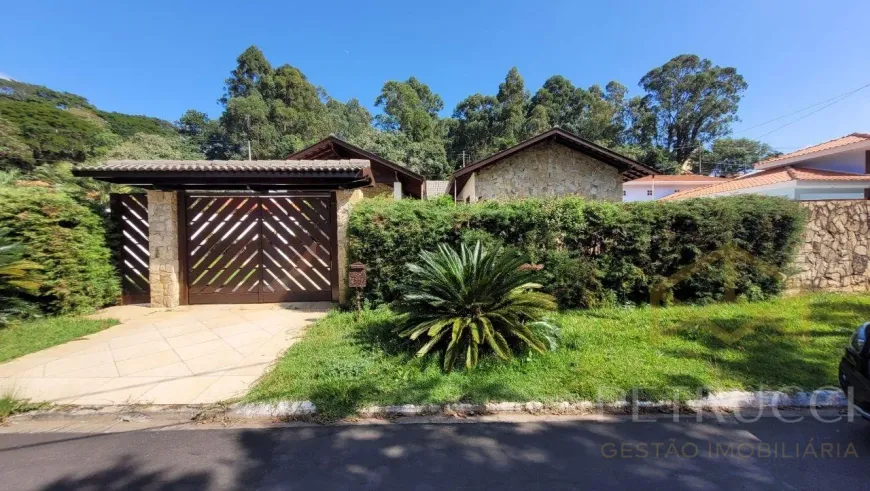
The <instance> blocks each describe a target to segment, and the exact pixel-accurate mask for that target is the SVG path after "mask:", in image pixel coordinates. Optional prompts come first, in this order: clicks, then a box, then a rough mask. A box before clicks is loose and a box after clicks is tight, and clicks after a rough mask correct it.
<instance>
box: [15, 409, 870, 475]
mask: <svg viewBox="0 0 870 491" xmlns="http://www.w3.org/2000/svg"><path fill="white" fill-rule="evenodd" d="M6 437H14V439H15V440H14V441H12V440H9V439H7V440H6V441H4V442H0V447H5V448H7V449H8V451H6V452H4V453H3V459H0V482H2V483H3V486H8V487H9V489H45V490H67V489H69V490H72V489H110V490H116V489H117V490H121V489H125V490H126V489H197V490H200V489H220V490H224V489H252V488H260V489H289V490H294V489H299V490H302V489H378V488H381V489H453V488H471V489H477V488H505V489H529V488H546V489H565V488H577V487H584V486H586V487H590V488H592V489H627V488H635V487H638V486H643V487H648V488H656V487H664V486H667V487H668V489H683V488H693V489H732V488H735V487H744V488H749V489H763V488H780V489H781V488H782V487H789V486H793V487H795V488H807V487H819V488H822V487H824V488H829V486H830V483H832V482H836V483H837V486H840V485H842V486H844V487H847V488H851V489H861V488H862V487H864V486H865V485H866V477H867V472H866V471H867V465H868V463H870V459H868V456H870V427H868V425H867V424H866V423H864V422H855V423H852V424H847V423H835V424H823V423H819V422H817V421H805V422H802V423H798V424H787V423H782V422H779V421H776V420H775V419H772V418H764V419H762V420H760V421H759V422H757V423H751V424H740V425H737V424H715V423H703V424H699V423H695V422H680V423H674V422H672V421H670V420H658V421H655V422H645V423H629V422H589V421H586V422H578V421H570V422H569V421H563V422H529V423H518V424H509V423H478V424H431V425H417V424H413V425H412V424H395V423H394V424H390V423H384V424H377V425H365V426H364V425H355V426H321V427H296V428H273V429H225V430H181V431H147V432H130V433H115V434H101V435H98V436H94V437H93V438H87V439H81V438H78V439H71V438H70V435H60V434H42V435H4V438H6ZM37 441H39V442H41V443H42V444H41V445H38V446H37V445H33V443H34V442H37ZM28 443H30V445H27V444H28ZM765 445H766V447H765ZM765 448H766V449H767V450H765Z"/></svg>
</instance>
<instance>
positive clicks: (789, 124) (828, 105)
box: [757, 84, 870, 139]
mask: <svg viewBox="0 0 870 491" xmlns="http://www.w3.org/2000/svg"><path fill="white" fill-rule="evenodd" d="M866 87H870V84H867V85H865V86H864V87H861V89H863V88H866ZM861 89H856V90H855V91H853V92H851V93H850V94H849V95H852V94H854V93H855V92H858V91H859V90H861ZM849 95H846V96H843V97H841V98H839V99H837V100H835V101H833V102H831V103H828V104H825V105H824V106H822V107H820V108H818V109H816V110H815V111H813V112H811V113H809V114H807V115H805V116H801V117H800V118H797V119H795V120H794V121H790V122H788V123H786V124H784V125H782V126H780V127H778V128H775V129H772V130H770V131H768V132H767V133H765V134H763V135H761V136H759V137H757V138H758V139H761V138H764V137H765V136H767V135H769V134H771V133H773V132H775V131H779V130H781V129H783V128H785V127H786V126H791V125H793V124H795V123H797V122H798V121H800V120H802V119H806V118H808V117H810V116H812V115H813V114H816V113H817V112H819V111H822V110H824V109H827V108H829V107H831V106H833V105H834V104H836V103H838V102H840V101H842V100H843V99H845V98H846V97H849Z"/></svg>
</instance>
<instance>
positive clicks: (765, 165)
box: [755, 133, 870, 169]
mask: <svg viewBox="0 0 870 491" xmlns="http://www.w3.org/2000/svg"><path fill="white" fill-rule="evenodd" d="M862 143H868V144H870V134H868V133H852V134H849V135H846V136H842V137H840V138H834V139H833V140H829V141H826V142H824V143H819V144H818V145H812V146H809V147H806V148H802V149H800V150H797V151H795V152H791V153H787V154H784V155H779V156H777V157H771V158H769V159H767V160H762V161H761V162H756V163H755V168H756V169H769V168H771V167H776V166H779V165H786V164H791V163H794V162H796V161H799V160H803V157H806V158H813V157H817V156H820V155H814V154H819V153H830V152H832V151H833V152H838V151H843V150H849V148H845V147H850V146H856V145H857V146H861V145H860V144H862Z"/></svg>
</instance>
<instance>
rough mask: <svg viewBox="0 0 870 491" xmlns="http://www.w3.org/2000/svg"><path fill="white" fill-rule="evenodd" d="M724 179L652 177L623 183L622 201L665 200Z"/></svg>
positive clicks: (694, 176) (690, 176)
mask: <svg viewBox="0 0 870 491" xmlns="http://www.w3.org/2000/svg"><path fill="white" fill-rule="evenodd" d="M727 180H728V179H725V178H724V177H710V176H698V175H694V174H691V175H682V176H665V175H659V176H656V175H652V176H644V177H641V178H640V179H635V180H633V181H627V182H624V183H622V201H623V202H629V201H652V200H655V199H660V198H664V197H665V196H669V195H671V194H674V193H676V192H677V191H686V190H689V189H695V188H697V187H702V186H709V185H711V184H718V183H721V182H725V181H727Z"/></svg>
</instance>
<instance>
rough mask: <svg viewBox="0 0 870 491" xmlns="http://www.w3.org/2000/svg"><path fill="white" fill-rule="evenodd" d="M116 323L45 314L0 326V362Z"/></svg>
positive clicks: (113, 321) (110, 320)
mask: <svg viewBox="0 0 870 491" xmlns="http://www.w3.org/2000/svg"><path fill="white" fill-rule="evenodd" d="M116 324H118V321H116V320H114V319H85V318H83V317H48V318H44V319H36V320H30V321H23V322H18V323H15V324H12V325H10V326H8V327H4V328H0V363H3V362H5V361H9V360H11V359H13V358H18V357H19V356H24V355H26V354H29V353H33V352H36V351H39V350H43V349H45V348H50V347H52V346H57V345H58V344H63V343H65V342H67V341H72V340H73V339H76V338H80V337H82V336H85V335H88V334H93V333H95V332H98V331H102V330H103V329H106V328H109V327H112V326H114V325H116Z"/></svg>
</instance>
